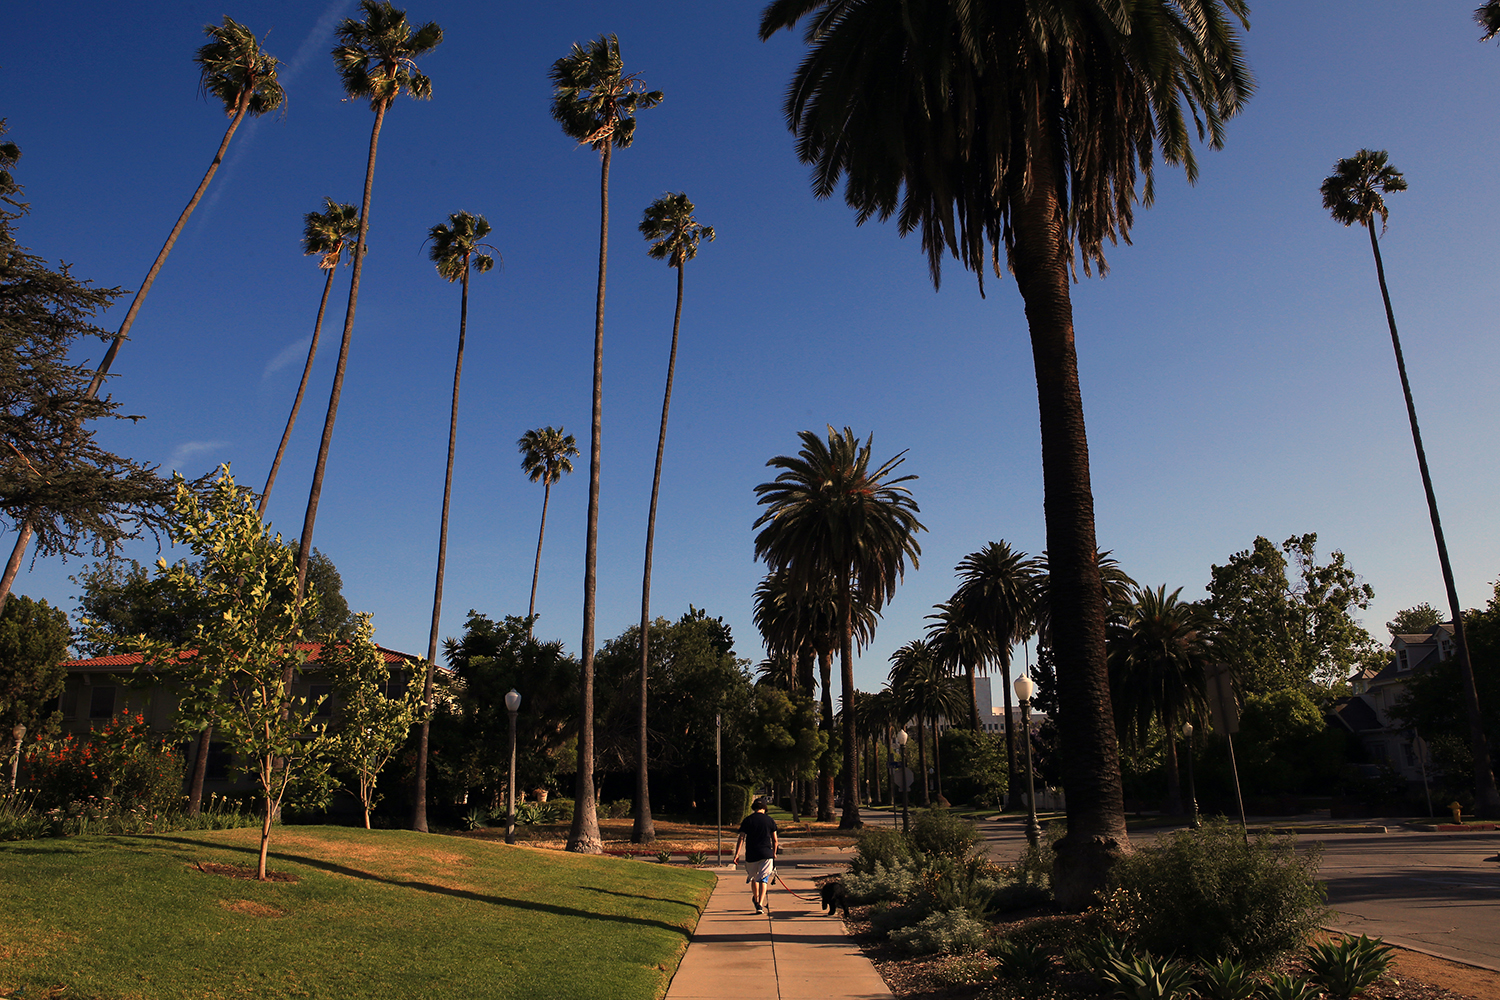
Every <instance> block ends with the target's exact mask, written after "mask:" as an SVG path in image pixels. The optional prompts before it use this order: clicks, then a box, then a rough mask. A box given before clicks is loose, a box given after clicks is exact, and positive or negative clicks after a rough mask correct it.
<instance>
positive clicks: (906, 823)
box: [896, 729, 911, 833]
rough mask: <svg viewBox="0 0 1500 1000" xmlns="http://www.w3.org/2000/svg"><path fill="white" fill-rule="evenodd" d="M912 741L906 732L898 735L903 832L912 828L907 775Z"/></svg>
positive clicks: (909, 778)
mask: <svg viewBox="0 0 1500 1000" xmlns="http://www.w3.org/2000/svg"><path fill="white" fill-rule="evenodd" d="M909 739H911V737H910V736H907V735H906V730H904V729H903V730H901V731H900V732H899V733H897V734H896V745H897V746H899V747H900V748H901V832H902V833H905V832H907V830H908V829H910V827H911V819H910V816H911V776H910V775H909V774H907V773H906V741H907V740H909Z"/></svg>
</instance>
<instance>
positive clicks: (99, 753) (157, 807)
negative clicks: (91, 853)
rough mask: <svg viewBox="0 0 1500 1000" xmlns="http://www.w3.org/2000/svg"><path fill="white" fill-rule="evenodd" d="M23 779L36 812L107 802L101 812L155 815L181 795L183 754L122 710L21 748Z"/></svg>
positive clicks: (179, 799)
mask: <svg viewBox="0 0 1500 1000" xmlns="http://www.w3.org/2000/svg"><path fill="white" fill-rule="evenodd" d="M24 767H25V770H26V774H27V779H28V780H27V783H28V785H30V786H31V788H32V790H33V791H34V793H35V795H36V799H35V803H34V804H35V807H36V808H37V809H41V810H48V809H53V808H60V809H64V810H67V809H68V808H69V806H70V805H71V804H72V803H76V802H77V803H81V802H87V801H89V800H90V799H92V800H96V801H97V802H101V803H102V802H106V801H107V802H109V803H110V806H109V807H108V809H106V810H105V811H106V812H107V813H112V812H129V811H133V810H139V811H143V812H145V813H147V814H158V813H163V812H166V811H167V810H169V809H171V808H173V807H175V806H176V805H178V804H179V802H180V801H181V798H182V755H181V754H179V753H177V752H176V750H174V749H173V748H172V746H171V745H170V744H169V743H168V742H167V741H166V740H165V739H163V738H162V737H160V736H156V735H153V734H152V733H151V731H150V728H149V727H148V726H147V725H146V721H145V719H144V718H143V717H141V716H139V715H130V714H128V713H124V712H122V713H121V714H119V715H118V716H115V717H114V718H112V719H110V720H108V721H107V722H105V723H104V724H103V725H101V726H98V727H97V728H95V729H92V730H90V731H89V732H87V733H85V734H83V735H81V736H80V735H75V734H72V733H69V734H68V735H66V736H62V737H58V738H57V739H45V740H38V741H37V742H36V743H34V744H32V746H31V748H30V749H29V750H27V752H26V760H25V762H24Z"/></svg>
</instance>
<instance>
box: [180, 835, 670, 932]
mask: <svg viewBox="0 0 1500 1000" xmlns="http://www.w3.org/2000/svg"><path fill="white" fill-rule="evenodd" d="M153 839H155V840H169V841H175V842H177V843H182V844H189V845H191V846H193V847H197V848H200V849H201V848H203V847H205V846H210V845H205V844H204V843H203V842H202V841H196V840H189V839H187V838H185V837H170V836H157V837H154V838H153ZM211 846H212V849H214V850H221V851H234V852H237V853H240V854H252V855H258V854H259V853H260V848H259V846H258V845H257V846H256V847H240V846H237V845H233V844H213V845H211ZM267 856H268V857H271V858H276V859H277V860H279V861H291V862H294V863H296V864H299V865H306V866H307V867H309V868H317V869H319V870H321V871H326V872H332V873H333V874H335V875H345V876H348V877H349V878H357V879H363V880H364V881H367V882H379V883H381V884H382V885H391V886H396V887H398V888H401V889H415V890H417V891H418V892H430V893H433V894H434V895H439V896H451V897H453V898H455V899H468V900H472V901H473V902H476V903H488V904H490V905H493V906H509V907H514V908H515V909H518V910H532V911H535V912H538V913H550V914H553V915H554V916H559V917H580V918H582V919H585V920H604V921H608V922H610V923H620V924H634V925H635V926H638V927H654V928H657V929H659V930H664V931H670V932H672V933H674V934H680V935H681V936H682V938H683V939H684V940H686V939H687V938H688V937H689V936H690V933H689V929H688V928H686V927H683V926H681V925H680V924H672V923H668V922H667V921H665V920H648V919H646V918H643V917H628V916H625V915H623V914H618V913H598V912H595V911H592V910H577V909H573V908H572V907H568V906H557V905H555V904H551V903H539V902H537V901H536V900H534V899H515V898H513V897H510V896H490V895H487V894H485V893H482V892H474V891H473V890H471V889H455V888H453V887H451V886H446V885H436V884H434V883H432V882H418V881H413V880H408V879H399V878H389V877H387V876H385V875H378V874H376V873H375V872H371V871H365V870H364V869H360V868H350V867H349V866H348V865H341V864H336V863H334V862H332V861H324V860H323V859H321V858H309V857H306V856H304V855H300V854H285V853H282V852H280V851H271V852H269V854H268V855H267ZM580 888H588V887H586V886H584V887H580ZM597 891H600V892H608V890H597ZM616 895H623V894H616Z"/></svg>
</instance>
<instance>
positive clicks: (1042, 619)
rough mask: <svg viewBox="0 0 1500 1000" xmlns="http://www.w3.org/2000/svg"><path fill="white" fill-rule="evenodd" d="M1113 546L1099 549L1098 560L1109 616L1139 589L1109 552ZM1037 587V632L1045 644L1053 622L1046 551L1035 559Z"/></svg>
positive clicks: (1128, 600)
mask: <svg viewBox="0 0 1500 1000" xmlns="http://www.w3.org/2000/svg"><path fill="white" fill-rule="evenodd" d="M1112 551H1113V550H1112V549H1105V550H1104V551H1102V552H1099V553H1097V555H1096V557H1095V558H1096V560H1097V561H1098V563H1099V582H1100V583H1101V584H1102V585H1103V587H1104V609H1105V613H1106V615H1108V616H1113V615H1114V614H1115V613H1116V612H1117V611H1119V610H1120V609H1123V608H1125V607H1128V606H1129V605H1130V603H1131V600H1132V599H1133V595H1134V592H1135V590H1136V582H1135V581H1134V580H1133V579H1131V577H1130V574H1128V573H1126V572H1125V571H1124V570H1123V569H1121V568H1120V560H1118V559H1116V558H1115V557H1114V556H1112V555H1110V552H1112ZM1036 567H1037V572H1038V574H1039V576H1038V578H1037V590H1036V595H1035V600H1036V604H1035V606H1034V607H1033V609H1032V610H1033V614H1034V615H1035V619H1034V620H1035V624H1036V634H1037V636H1038V638H1039V639H1040V641H1041V642H1042V643H1044V644H1046V643H1048V642H1049V641H1050V638H1051V637H1050V635H1049V632H1050V629H1051V623H1052V600H1051V597H1050V595H1049V593H1048V589H1049V585H1050V574H1049V570H1048V560H1047V553H1045V552H1043V553H1042V554H1041V556H1040V557H1039V558H1038V559H1037V560H1036Z"/></svg>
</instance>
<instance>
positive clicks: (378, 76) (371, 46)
mask: <svg viewBox="0 0 1500 1000" xmlns="http://www.w3.org/2000/svg"><path fill="white" fill-rule="evenodd" d="M359 9H360V10H361V11H363V12H364V20H362V21H356V20H354V19H353V18H345V19H344V20H343V21H342V22H341V23H340V24H339V26H338V32H337V33H338V38H339V44H338V45H337V46H336V47H335V48H334V50H333V61H334V64H335V65H337V66H338V70H339V77H340V79H341V80H342V81H343V84H344V92H345V93H347V94H348V95H349V97H350V99H351V100H352V99H356V98H360V99H367V100H369V102H370V110H371V111H373V112H375V124H374V126H373V127H372V128H371V129H370V152H369V156H368V158H367V159H366V161H365V189H364V195H363V198H362V200H361V201H360V204H359V238H358V240H356V241H355V244H354V262H353V264H352V269H351V273H350V276H349V304H348V306H346V307H345V309H344V335H343V339H342V340H340V342H339V359H338V363H337V365H335V367H334V370H333V388H332V389H331V390H330V391H329V394H328V413H327V415H326V416H325V417H324V418H323V436H322V438H321V440H320V441H319V442H318V458H317V461H316V463H315V464H314V465H313V478H312V488H311V489H310V490H309V491H308V494H307V513H306V515H305V516H304V518H303V521H302V537H301V538H300V539H299V540H298V548H297V589H298V592H299V593H301V592H302V590H303V589H304V588H305V587H306V586H307V562H308V560H309V559H310V558H312V543H313V528H314V526H315V525H316V524H317V521H318V501H319V500H320V499H322V496H323V476H324V473H325V472H326V470H327V468H328V452H329V449H330V448H331V447H332V445H333V423H334V421H335V420H336V419H337V418H338V412H339V397H340V396H341V395H342V394H343V391H344V373H345V371H347V370H348V367H349V345H350V343H351V342H352V341H353V339H354V311H355V309H356V308H357V307H358V305H359V279H360V275H361V274H362V273H363V272H364V266H365V241H366V240H367V239H368V238H369V235H370V192H371V191H372V190H373V189H374V186H375V153H376V151H377V150H378V149H379V148H380V129H381V127H382V126H383V125H384V124H385V116H386V112H388V111H390V109H391V105H393V104H395V103H396V98H398V97H400V96H401V95H402V94H408V95H410V96H411V97H413V98H416V99H417V100H424V101H425V100H429V99H430V98H431V97H432V81H431V80H429V79H428V78H427V77H426V76H424V75H422V73H420V72H419V71H418V70H417V57H418V56H422V55H425V54H427V53H428V52H431V51H432V50H433V49H435V48H437V46H438V45H439V44H440V43H441V42H442V40H443V29H442V28H440V27H438V25H437V24H436V23H434V22H431V21H429V22H428V23H426V24H424V25H421V26H420V27H418V28H416V29H413V28H412V26H411V23H410V22H408V21H407V19H406V11H404V10H397V9H396V8H395V7H393V6H391V3H390V0H360V3H359Z"/></svg>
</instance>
